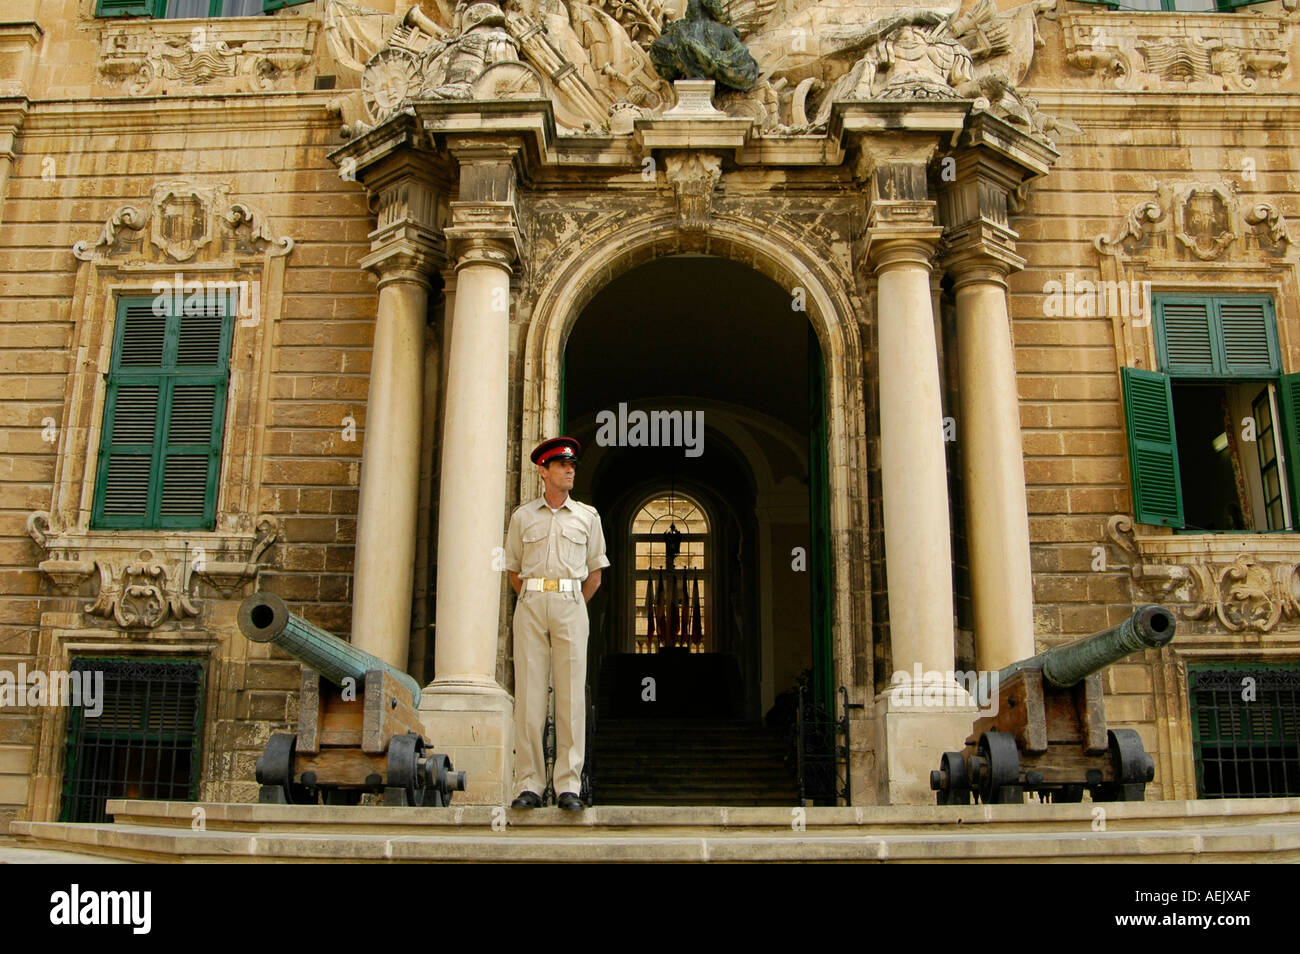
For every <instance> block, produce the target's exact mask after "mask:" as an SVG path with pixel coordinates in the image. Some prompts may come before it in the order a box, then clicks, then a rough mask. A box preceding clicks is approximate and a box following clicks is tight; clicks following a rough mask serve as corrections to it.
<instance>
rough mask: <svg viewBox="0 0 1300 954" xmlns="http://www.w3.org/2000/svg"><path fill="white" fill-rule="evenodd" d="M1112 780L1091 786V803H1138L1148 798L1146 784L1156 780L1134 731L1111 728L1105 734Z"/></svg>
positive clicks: (1150, 760)
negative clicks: (1113, 770)
mask: <svg viewBox="0 0 1300 954" xmlns="http://www.w3.org/2000/svg"><path fill="white" fill-rule="evenodd" d="M1106 738H1107V741H1108V742H1109V748H1110V758H1111V762H1112V763H1113V764H1114V766H1115V781H1113V782H1103V783H1102V784H1100V785H1096V786H1093V787H1092V800H1093V801H1094V802H1141V801H1145V800H1146V797H1147V782H1150V781H1151V780H1152V779H1154V778H1155V777H1156V766H1155V762H1154V761H1152V759H1151V756H1149V755H1147V750H1146V748H1145V747H1144V746H1143V745H1142V737H1141V736H1139V735H1138V734H1137V730H1135V729H1111V730H1110V731H1109V732H1107V733H1106Z"/></svg>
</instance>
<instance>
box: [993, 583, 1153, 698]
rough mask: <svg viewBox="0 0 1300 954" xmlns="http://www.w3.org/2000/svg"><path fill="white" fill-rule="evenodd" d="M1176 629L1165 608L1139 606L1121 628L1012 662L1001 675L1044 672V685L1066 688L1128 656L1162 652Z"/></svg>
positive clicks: (1112, 628)
mask: <svg viewBox="0 0 1300 954" xmlns="http://www.w3.org/2000/svg"><path fill="white" fill-rule="evenodd" d="M1174 628H1175V625H1174V614H1173V613H1171V612H1169V610H1167V609H1165V608H1164V607H1163V606H1156V605H1155V604H1148V605H1146V606H1141V607H1138V609H1137V610H1136V611H1135V612H1134V613H1133V615H1132V616H1130V617H1129V618H1128V619H1126V620H1124V622H1122V623H1120V624H1119V625H1118V626H1112V627H1111V628H1110V629H1103V630H1102V631H1101V632H1099V633H1093V634H1092V635H1091V636H1085V637H1083V639H1079V640H1076V641H1074V642H1072V643H1069V644H1067V645H1065V646H1054V647H1053V648H1051V649H1049V650H1047V651H1046V652H1042V653H1039V654H1038V655H1037V656H1035V657H1033V658H1032V659H1027V660H1024V661H1022V662H1018V663H1012V664H1011V665H1010V666H1008V667H1007V668H1006V669H1004V670H1002V672H1001V673H999V674H998V675H999V678H1000V679H1005V678H1007V677H1008V676H1010V674H1011V673H1013V672H1015V671H1016V670H1017V669H1027V668H1036V669H1041V670H1042V672H1043V681H1044V682H1046V683H1048V684H1049V685H1053V686H1056V687H1057V688H1059V689H1065V688H1067V687H1069V686H1073V685H1076V684H1078V683H1080V682H1082V681H1083V680H1084V679H1086V678H1087V677H1088V676H1089V675H1091V674H1092V673H1094V672H1097V671H1099V670H1101V669H1104V668H1105V667H1107V666H1109V665H1110V664H1111V663H1114V662H1118V661H1119V660H1121V659H1123V658H1124V657H1125V656H1128V655H1131V654H1133V653H1136V652H1141V651H1142V650H1144V649H1159V648H1160V647H1161V646H1164V645H1165V644H1166V643H1168V642H1169V641H1170V640H1171V639H1173V638H1174Z"/></svg>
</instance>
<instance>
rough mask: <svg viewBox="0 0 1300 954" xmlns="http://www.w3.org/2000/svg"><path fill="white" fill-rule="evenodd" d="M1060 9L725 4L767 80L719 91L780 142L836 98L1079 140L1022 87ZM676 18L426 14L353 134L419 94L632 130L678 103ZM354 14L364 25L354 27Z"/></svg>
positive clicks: (380, 54)
mask: <svg viewBox="0 0 1300 954" xmlns="http://www.w3.org/2000/svg"><path fill="white" fill-rule="evenodd" d="M1053 5H1054V2H1053V0H1032V2H1030V3H1025V4H1022V5H1021V6H1019V7H1016V8H1014V9H1011V10H1007V11H1002V12H999V11H998V9H997V7H996V5H995V4H994V3H993V2H992V0H979V2H977V3H976V4H975V5H974V6H973V7H971V8H970V9H969V10H967V11H965V12H958V11H955V10H953V9H951V8H948V7H943V6H941V5H936V6H935V7H933V8H925V9H916V8H907V9H895V10H894V11H893V12H889V11H890V6H889V5H886V6H885V7H884V8H876V7H866V6H854V5H848V6H843V7H839V6H837V7H834V8H833V9H832V8H829V7H827V8H822V7H821V6H820V5H815V4H814V5H811V6H805V7H803V8H801V9H789V8H786V7H780V6H779V5H778V4H776V3H775V2H774V0H731V2H729V3H723V4H721V6H722V9H723V15H724V18H725V19H726V20H728V21H729V23H730V26H732V27H734V28H735V30H736V32H737V33H738V35H739V37H740V38H741V39H742V40H743V41H744V44H745V45H746V47H747V48H748V49H749V50H750V52H751V53H752V54H753V56H754V58H755V60H757V62H758V65H759V68H760V73H759V80H758V82H757V83H756V84H755V85H754V86H753V88H752V89H749V90H748V91H743V92H742V91H735V90H731V91H722V90H721V89H720V90H719V92H718V94H717V104H718V106H719V107H721V108H722V109H723V110H724V111H725V112H726V113H727V114H728V115H730V116H733V117H738V118H747V119H751V120H752V121H753V122H754V124H755V126H756V127H757V129H758V131H759V132H760V133H761V134H769V135H791V134H802V133H807V132H811V131H816V130H817V129H818V128H819V127H821V126H822V125H823V124H825V122H826V121H827V117H828V116H829V112H830V109H831V105H832V103H834V102H835V101H837V100H844V99H849V100H852V99H904V100H906V99H917V98H937V99H971V100H975V101H976V103H977V105H979V106H981V107H982V108H986V109H989V110H991V111H993V112H995V113H996V114H998V115H1000V116H1003V117H1005V118H1007V119H1008V120H1009V121H1011V122H1014V123H1016V124H1019V125H1021V126H1023V127H1025V128H1026V129H1028V130H1030V131H1032V132H1034V133H1037V134H1044V135H1045V134H1046V133H1048V132H1051V131H1052V130H1053V129H1055V130H1057V131H1059V132H1068V131H1071V129H1072V127H1071V126H1070V124H1068V123H1066V122H1065V121H1053V120H1050V119H1049V118H1048V117H1045V116H1042V115H1041V114H1039V112H1038V104H1037V103H1036V102H1035V101H1034V100H1033V99H1032V98H1031V97H1028V96H1024V95H1022V94H1021V93H1019V92H1018V91H1017V89H1016V87H1017V85H1018V84H1019V83H1020V82H1021V81H1022V80H1023V78H1024V76H1025V73H1026V72H1027V70H1028V68H1029V64H1030V62H1031V61H1032V59H1033V55H1034V51H1035V50H1036V49H1037V48H1038V47H1039V46H1041V45H1042V42H1043V41H1042V38H1041V37H1040V36H1039V33H1038V26H1037V18H1038V16H1039V15H1041V14H1043V13H1044V12H1046V11H1049V10H1051V9H1052V7H1053ZM350 9H351V8H350V7H347V6H346V5H345V4H344V2H343V0H333V4H332V5H331V7H330V8H329V12H328V13H327V20H328V21H329V22H330V32H329V35H330V36H331V43H332V44H334V45H336V46H338V47H339V51H340V52H341V53H342V54H345V60H344V62H353V63H357V62H359V60H360V56H361V55H362V51H361V48H362V47H364V43H361V42H360V41H359V40H358V37H361V36H363V35H365V29H363V28H369V31H370V35H373V34H374V33H375V29H374V23H375V17H373V16H370V17H367V16H365V15H363V14H359V13H357V14H354V13H350V12H348V11H349V10H350ZM349 18H351V19H349ZM665 19H666V17H665V14H664V11H663V8H662V6H661V5H660V4H659V3H657V2H654V0H646V2H637V3H628V2H624V0H596V2H582V0H518V2H515V3H511V4H509V5H508V7H507V9H504V10H503V9H502V8H501V7H498V6H496V5H495V4H494V3H491V2H488V0H477V2H474V3H469V4H466V3H462V4H461V5H460V6H458V7H457V8H456V12H455V13H454V14H451V15H448V16H440V15H437V14H427V13H425V12H423V11H422V10H421V9H420V8H418V7H417V8H413V9H412V10H410V11H409V12H408V13H407V14H406V15H405V17H404V18H403V19H402V20H401V22H400V23H399V24H397V25H396V26H395V27H393V28H392V29H391V30H390V31H389V32H388V34H387V35H386V36H384V37H383V39H382V41H373V42H375V44H376V45H375V49H374V50H373V52H371V53H370V55H369V56H368V58H367V59H366V61H365V67H364V70H363V71H362V75H361V78H360V80H361V87H362V94H361V99H362V102H361V107H360V108H361V118H360V119H359V120H358V121H356V122H353V123H349V124H348V125H347V126H346V127H345V130H344V131H345V133H346V134H348V135H353V134H358V133H360V132H363V131H365V130H366V129H368V128H370V126H372V125H374V124H376V123H378V122H382V121H383V120H384V119H386V118H387V117H389V116H391V115H393V113H395V112H396V111H397V110H399V109H401V108H402V107H403V105H404V104H406V103H409V102H412V101H414V100H419V99H445V98H452V99H490V98H505V99H510V98H520V99H535V98H538V97H544V98H547V99H550V100H551V101H552V103H553V106H554V109H555V117H556V122H557V125H558V126H559V130H560V132H561V133H562V134H575V133H584V134H587V135H592V134H605V135H615V134H626V133H630V132H631V131H632V129H633V124H634V121H635V119H636V118H638V117H657V116H660V115H662V114H663V112H664V111H665V110H667V109H669V108H670V107H672V105H673V102H674V98H673V95H672V91H671V89H670V88H669V86H668V84H667V83H666V82H665V81H664V79H663V78H662V77H661V76H659V75H658V74H657V73H656V72H655V69H654V67H653V65H652V64H651V61H650V59H649V57H648V56H647V55H646V50H647V49H648V48H649V47H650V46H651V45H652V44H653V42H654V40H655V39H656V38H657V37H658V36H660V35H661V34H662V32H663V29H664V23H665ZM353 20H355V21H356V22H357V23H358V27H357V28H356V29H349V28H348V27H347V24H348V23H350V22H352V21H353ZM380 22H383V23H390V22H392V21H391V18H389V19H388V20H383V21H380ZM345 37H346V38H347V39H346V42H345ZM489 79H490V80H491V82H488V80H489ZM340 108H341V109H342V111H343V112H344V114H345V115H346V114H347V113H348V109H347V108H346V106H344V105H342V104H340ZM810 117H811V119H810Z"/></svg>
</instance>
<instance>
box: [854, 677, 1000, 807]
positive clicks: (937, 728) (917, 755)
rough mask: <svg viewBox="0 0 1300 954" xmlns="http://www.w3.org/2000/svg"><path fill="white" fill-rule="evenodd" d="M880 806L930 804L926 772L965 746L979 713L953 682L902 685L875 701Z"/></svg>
mask: <svg viewBox="0 0 1300 954" xmlns="http://www.w3.org/2000/svg"><path fill="white" fill-rule="evenodd" d="M875 715H876V773H877V774H876V794H877V799H876V801H877V804H880V805H933V804H935V793H934V792H932V791H931V790H930V772H931V770H933V769H937V768H938V767H939V757H940V756H941V755H942V754H943V753H944V752H955V751H959V750H960V749H961V748H963V747H964V745H965V744H966V737H967V736H968V735H970V731H971V725H972V724H973V723H974V722H975V719H976V717H977V716H978V715H979V708H978V707H977V706H976V705H975V703H974V701H973V700H972V699H971V696H970V694H969V693H968V692H967V691H966V690H965V689H963V688H962V687H961V686H959V685H958V684H957V683H956V682H943V683H925V684H921V683H911V682H908V683H904V684H901V685H894V686H891V687H890V688H889V689H887V690H885V691H884V692H882V693H880V695H878V696H876V699H875Z"/></svg>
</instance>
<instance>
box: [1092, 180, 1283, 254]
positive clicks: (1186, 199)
mask: <svg viewBox="0 0 1300 954" xmlns="http://www.w3.org/2000/svg"><path fill="white" fill-rule="evenodd" d="M1245 236H1249V237H1250V240H1251V241H1250V243H1249V244H1250V246H1251V247H1254V248H1257V249H1260V250H1263V251H1264V252H1265V253H1266V254H1267V255H1268V256H1269V257H1271V258H1276V257H1280V256H1283V255H1286V254H1287V252H1288V251H1289V249H1290V246H1291V236H1290V234H1289V233H1288V231H1287V221H1286V217H1285V216H1284V215H1283V214H1282V212H1281V210H1280V209H1279V208H1278V206H1277V205H1276V204H1274V203H1273V202H1255V203H1254V204H1252V205H1250V206H1247V207H1244V208H1243V207H1242V203H1241V202H1240V200H1239V198H1238V195H1237V192H1236V186H1235V184H1234V183H1232V182H1229V181H1227V180H1221V181H1218V182H1205V181H1202V182H1165V183H1161V184H1160V186H1159V188H1158V189H1157V198H1155V199H1144V200H1143V201H1141V202H1138V203H1136V204H1135V205H1133V206H1132V207H1131V208H1130V209H1129V211H1128V213H1127V214H1126V215H1125V216H1124V220H1123V222H1122V224H1121V225H1120V226H1119V227H1118V228H1116V229H1115V230H1114V231H1113V232H1111V233H1110V234H1105V233H1103V234H1101V235H1098V236H1097V237H1096V238H1095V239H1093V246H1094V247H1095V248H1096V249H1097V251H1098V253H1100V254H1101V255H1102V256H1113V257H1114V258H1116V259H1118V260H1124V259H1127V258H1131V257H1133V256H1135V255H1139V254H1142V255H1146V256H1148V257H1159V258H1164V259H1168V260H1180V259H1181V260H1186V261H1202V262H1205V261H1214V260H1217V259H1220V258H1222V257H1224V256H1225V254H1226V253H1228V252H1229V250H1230V249H1233V246H1234V243H1238V241H1239V240H1240V239H1242V238H1243V237H1245ZM1242 251H1243V250H1242V249H1240V248H1239V249H1238V250H1237V252H1238V254H1240V253H1241V252H1242Z"/></svg>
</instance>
